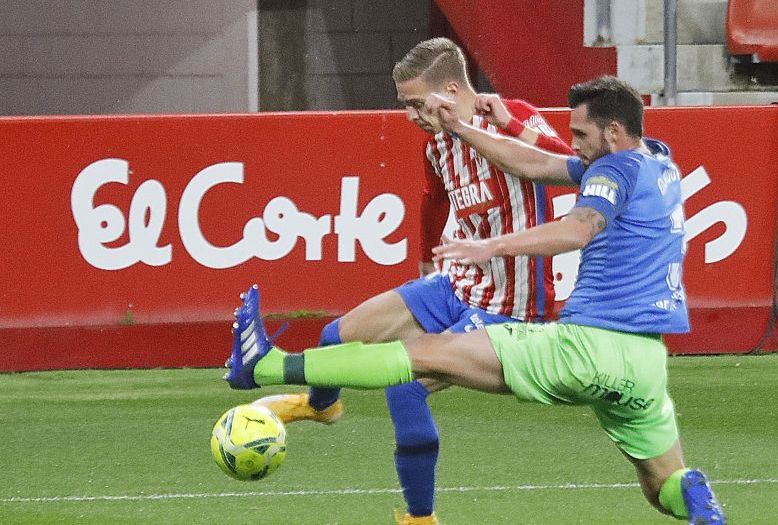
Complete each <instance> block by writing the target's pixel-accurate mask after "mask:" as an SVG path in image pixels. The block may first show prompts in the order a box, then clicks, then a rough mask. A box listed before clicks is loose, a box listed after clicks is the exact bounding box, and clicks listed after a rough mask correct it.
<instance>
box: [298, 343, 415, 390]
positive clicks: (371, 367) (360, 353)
mask: <svg viewBox="0 0 778 525" xmlns="http://www.w3.org/2000/svg"><path fill="white" fill-rule="evenodd" d="M303 356H304V357H305V383H306V384H308V385H312V386H333V387H336V386H345V387H351V388H365V389H368V388H384V387H387V386H391V385H399V384H400V383H410V382H411V381H413V368H412V366H411V359H410V357H408V352H407V350H405V346H403V344H402V343H400V342H399V341H394V342H392V343H375V344H364V343H343V344H340V345H332V346H327V347H324V348H313V349H311V350H306V351H305V352H304V353H303Z"/></svg>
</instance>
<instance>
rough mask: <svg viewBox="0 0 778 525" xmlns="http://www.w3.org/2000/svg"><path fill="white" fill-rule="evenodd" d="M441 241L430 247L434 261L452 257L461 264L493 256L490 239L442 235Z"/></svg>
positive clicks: (482, 260)
mask: <svg viewBox="0 0 778 525" xmlns="http://www.w3.org/2000/svg"><path fill="white" fill-rule="evenodd" d="M442 242H443V244H441V245H440V246H436V247H434V248H433V249H432V253H434V254H435V255H434V257H433V259H434V260H436V261H442V260H444V259H453V260H457V261H459V262H461V263H462V264H478V263H483V262H486V261H488V260H489V259H491V258H492V257H494V256H495V247H494V246H493V244H494V243H493V242H492V239H449V238H447V237H446V236H445V235H444V236H443V238H442Z"/></svg>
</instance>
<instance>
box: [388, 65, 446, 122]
mask: <svg viewBox="0 0 778 525" xmlns="http://www.w3.org/2000/svg"><path fill="white" fill-rule="evenodd" d="M395 86H396V87H397V100H398V101H399V102H400V105H401V106H403V107H404V108H405V115H406V116H407V117H408V120H410V121H411V122H413V123H414V124H416V125H417V126H419V127H420V128H421V129H423V130H424V131H426V132H427V133H438V132H439V131H441V130H442V129H443V128H441V127H440V123H438V119H437V117H434V116H432V115H430V114H429V113H427V112H426V111H424V102H425V101H426V100H427V97H428V96H429V95H430V94H431V93H435V92H436V91H435V89H433V87H432V86H430V85H429V84H428V83H427V82H425V81H424V80H422V79H421V78H413V79H411V80H406V81H404V82H397V83H395Z"/></svg>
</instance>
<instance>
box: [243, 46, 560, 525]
mask: <svg viewBox="0 0 778 525" xmlns="http://www.w3.org/2000/svg"><path fill="white" fill-rule="evenodd" d="M392 76H393V79H394V81H395V85H396V88H397V98H398V100H399V102H400V104H401V105H402V106H403V107H404V108H405V110H406V113H407V117H408V119H409V120H410V121H412V122H413V123H415V124H416V125H417V126H419V127H420V128H421V129H422V130H424V131H426V132H428V133H430V134H431V135H432V136H431V137H430V139H429V141H428V142H427V144H426V150H425V155H426V159H427V163H425V167H426V170H425V176H426V183H425V189H424V195H423V199H422V214H421V215H422V226H421V233H422V234H421V254H422V259H423V260H422V263H421V273H422V274H423V275H427V276H426V277H423V278H421V279H417V280H415V281H411V282H409V283H406V284H404V285H402V286H400V287H399V288H396V289H394V290H391V291H389V292H386V293H384V294H381V295H378V296H376V297H373V298H371V299H368V300H367V301H366V302H364V303H362V304H360V305H359V306H357V307H356V308H355V309H353V310H352V311H350V312H348V313H347V314H345V315H344V316H343V317H341V318H339V319H337V320H335V321H333V322H332V323H330V324H329V325H327V326H326V327H325V328H324V330H323V332H322V336H321V340H320V342H321V345H322V346H324V345H334V344H339V343H342V342H348V341H368V342H382V341H391V340H395V339H408V338H412V337H416V336H418V335H421V334H423V333H441V332H444V331H449V332H455V333H456V332H469V331H471V330H475V329H479V328H482V327H483V326H485V325H489V324H493V323H499V322H505V321H509V320H519V321H544V320H547V319H549V318H551V317H552V315H553V314H554V312H553V309H554V291H553V277H552V274H551V259H550V258H543V257H512V256H507V257H495V258H493V259H491V260H490V261H488V262H486V263H483V264H462V263H459V262H454V263H453V264H452V265H451V267H450V269H449V271H448V273H447V275H441V274H435V272H434V270H435V268H434V265H433V263H432V248H433V247H434V246H436V245H437V244H438V243H439V240H440V235H441V232H442V231H443V228H444V226H445V223H446V220H447V218H448V215H449V209H450V208H453V210H454V213H455V215H456V220H457V223H458V226H459V229H458V230H457V232H456V234H455V236H456V237H457V238H461V239H485V238H489V237H492V236H496V235H502V234H509V233H512V232H518V231H524V230H526V229H528V228H531V227H533V226H536V225H539V224H543V223H544V222H546V220H548V219H549V218H550V217H552V214H551V209H550V202H549V201H548V200H547V198H546V194H545V191H544V188H543V186H541V185H538V184H534V183H532V182H529V181H527V180H523V179H519V178H517V177H514V176H513V175H510V174H507V173H505V172H503V171H502V170H500V169H498V168H496V167H495V166H494V165H492V164H490V163H489V162H487V161H486V160H485V159H484V158H483V157H482V156H481V155H479V154H478V153H477V152H476V151H475V150H473V149H472V148H471V147H470V146H468V145H467V144H466V143H464V142H462V141H461V140H459V138H458V137H456V136H455V135H452V134H449V133H446V132H444V131H443V130H442V129H441V127H440V124H439V123H438V122H437V120H436V119H435V118H434V117H433V116H432V115H431V114H429V113H427V112H426V111H425V110H424V103H425V100H426V99H427V97H428V96H429V95H430V94H431V93H440V94H441V95H444V96H446V97H450V98H452V99H453V100H455V101H456V103H457V108H458V109H459V111H460V113H461V114H462V115H463V116H464V118H466V119H467V120H468V121H469V122H470V123H472V124H473V125H474V126H476V127H478V128H479V129H483V130H485V131H488V132H493V133H503V134H506V135H510V136H513V137H518V138H519V139H521V140H523V141H525V142H527V143H528V144H533V145H536V146H537V147H540V148H544V149H547V150H549V151H553V152H557V153H565V154H568V153H572V150H570V148H569V147H568V146H567V145H566V144H565V143H564V142H563V141H562V140H561V139H559V137H557V135H556V133H555V132H554V130H553V129H551V128H550V127H549V125H548V124H547V123H546V121H545V120H544V119H543V117H542V116H541V115H540V114H539V113H538V111H537V109H535V108H534V107H532V106H531V105H530V104H528V103H526V102H523V101H521V100H503V99H502V98H501V97H499V96H498V95H494V94H478V93H476V92H475V91H474V89H473V87H472V85H471V83H470V80H469V79H468V75H467V65H466V62H465V57H464V54H463V53H462V50H461V49H460V48H459V47H458V46H457V45H456V44H454V43H453V42H452V41H451V40H448V39H446V38H434V39H431V40H426V41H424V42H421V43H419V44H418V45H417V46H415V47H414V48H413V49H411V50H410V51H409V52H408V53H407V55H406V56H405V57H404V58H403V59H402V60H400V61H399V62H398V63H397V64H396V65H395V67H394V70H393V74H392ZM445 386H447V385H445V384H444V383H442V382H440V381H433V380H431V379H427V380H425V381H424V382H414V383H411V384H407V385H400V386H396V387H392V388H388V389H387V391H386V398H387V405H388V407H389V411H390V413H391V416H392V421H393V422H394V426H395V437H396V450H395V463H396V467H397V473H398V477H399V480H400V484H401V485H402V488H403V496H404V497H405V500H406V502H407V512H399V513H398V514H397V516H396V520H397V522H398V523H405V524H434V523H437V519H436V518H435V514H434V512H433V510H434V489H435V467H436V464H437V457H438V430H437V427H436V425H435V421H434V419H433V417H432V414H431V412H430V409H429V407H428V405H427V401H426V398H427V396H428V394H429V393H430V392H431V391H435V390H439V389H441V388H445ZM338 396H339V390H338V389H324V388H312V389H311V390H310V393H306V394H287V395H280V396H269V397H265V398H262V399H260V400H258V401H257V403H259V404H262V405H265V406H267V407H269V408H270V409H271V410H273V411H274V412H275V413H276V414H278V416H279V417H280V418H281V419H282V420H284V421H285V422H292V421H298V420H305V419H308V420H315V421H320V422H323V423H327V424H329V423H334V422H335V421H337V420H338V419H339V418H340V417H341V414H342V413H343V406H342V403H341V401H340V400H339V398H338Z"/></svg>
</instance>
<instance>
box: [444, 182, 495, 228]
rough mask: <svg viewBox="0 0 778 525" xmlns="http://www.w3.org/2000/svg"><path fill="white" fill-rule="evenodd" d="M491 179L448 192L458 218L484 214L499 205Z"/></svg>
mask: <svg viewBox="0 0 778 525" xmlns="http://www.w3.org/2000/svg"><path fill="white" fill-rule="evenodd" d="M494 194H495V191H494V188H493V187H491V179H489V180H480V181H476V182H472V183H470V184H467V185H466V186H462V187H461V188H456V189H453V190H451V191H449V192H448V199H449V200H450V201H451V206H452V207H453V208H454V211H455V212H456V215H457V217H458V218H460V219H462V218H465V217H467V216H469V215H476V214H479V213H483V212H485V211H487V210H490V209H491V208H494V207H495V206H497V205H498V203H497V201H496V200H495V198H494Z"/></svg>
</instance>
